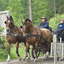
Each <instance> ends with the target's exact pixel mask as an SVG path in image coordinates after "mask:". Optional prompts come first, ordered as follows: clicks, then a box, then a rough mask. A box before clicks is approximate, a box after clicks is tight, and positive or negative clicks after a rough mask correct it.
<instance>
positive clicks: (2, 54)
mask: <svg viewBox="0 0 64 64" xmlns="http://www.w3.org/2000/svg"><path fill="white" fill-rule="evenodd" d="M18 51H19V54H20V56H21V58H23V57H24V54H25V50H24V49H23V48H22V47H20V48H19V50H18ZM7 57H8V50H7V49H0V61H6V60H7ZM10 58H11V59H12V60H13V59H18V56H17V54H16V47H15V45H14V46H13V47H11V51H10Z"/></svg>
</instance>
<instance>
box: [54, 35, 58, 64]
mask: <svg viewBox="0 0 64 64" xmlns="http://www.w3.org/2000/svg"><path fill="white" fill-rule="evenodd" d="M53 43H54V64H57V54H56V43H57V37H56V34H54V35H53Z"/></svg>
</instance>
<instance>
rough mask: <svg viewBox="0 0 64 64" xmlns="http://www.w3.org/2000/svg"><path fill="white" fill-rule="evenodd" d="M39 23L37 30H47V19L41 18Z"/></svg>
mask: <svg viewBox="0 0 64 64" xmlns="http://www.w3.org/2000/svg"><path fill="white" fill-rule="evenodd" d="M41 21H42V22H40V24H39V26H38V27H39V28H47V29H49V23H48V22H47V19H46V18H45V17H42V18H41Z"/></svg>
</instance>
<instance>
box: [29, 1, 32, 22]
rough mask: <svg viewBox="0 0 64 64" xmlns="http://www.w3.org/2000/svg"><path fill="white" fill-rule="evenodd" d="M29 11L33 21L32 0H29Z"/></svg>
mask: <svg viewBox="0 0 64 64" xmlns="http://www.w3.org/2000/svg"><path fill="white" fill-rule="evenodd" d="M29 13H30V14H29V17H30V20H31V21H32V10H31V0H29Z"/></svg>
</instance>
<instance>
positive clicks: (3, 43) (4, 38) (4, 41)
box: [1, 37, 7, 46]
mask: <svg viewBox="0 0 64 64" xmlns="http://www.w3.org/2000/svg"><path fill="white" fill-rule="evenodd" d="M6 42H7V41H6V37H1V44H2V45H3V46H4V45H5V43H6Z"/></svg>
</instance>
